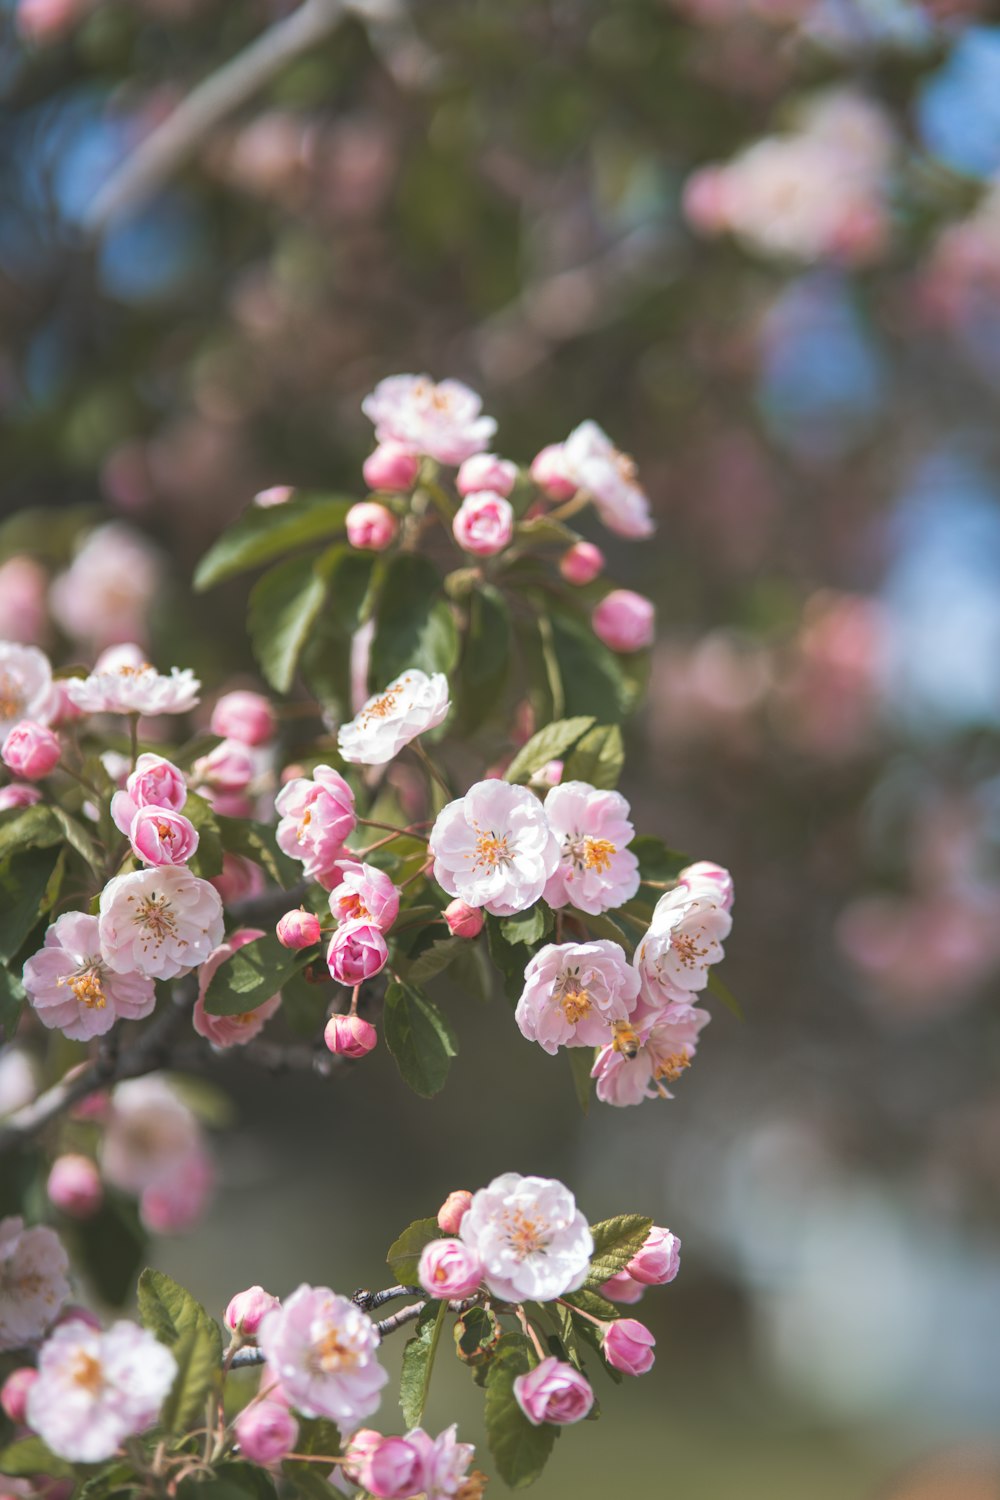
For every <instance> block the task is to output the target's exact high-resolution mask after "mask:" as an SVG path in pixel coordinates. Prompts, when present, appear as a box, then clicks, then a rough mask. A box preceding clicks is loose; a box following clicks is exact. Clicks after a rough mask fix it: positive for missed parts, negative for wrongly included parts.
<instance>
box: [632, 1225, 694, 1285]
mask: <svg viewBox="0 0 1000 1500" xmlns="http://www.w3.org/2000/svg"><path fill="white" fill-rule="evenodd" d="M680 1268H681V1242H680V1240H679V1239H678V1238H677V1236H676V1234H671V1233H670V1230H669V1229H659V1228H657V1227H656V1226H654V1227H653V1228H652V1229H651V1230H650V1231H649V1233H648V1235H647V1236H646V1243H645V1244H644V1245H643V1247H642V1249H641V1250H639V1251H638V1252H637V1253H636V1254H635V1255H633V1257H632V1259H631V1260H630V1261H629V1263H628V1265H627V1266H626V1267H625V1270H626V1272H627V1273H628V1275H629V1276H631V1277H632V1278H633V1280H635V1281H640V1282H642V1284H643V1286H666V1285H667V1283H668V1282H670V1281H673V1279H674V1277H675V1276H676V1275H677V1272H678V1271H679V1270H680Z"/></svg>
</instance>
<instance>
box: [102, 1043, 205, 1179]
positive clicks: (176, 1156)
mask: <svg viewBox="0 0 1000 1500" xmlns="http://www.w3.org/2000/svg"><path fill="white" fill-rule="evenodd" d="M202 1149H203V1148H202V1141H201V1129H200V1127H199V1125H198V1121H197V1119H196V1118H195V1115H194V1114H193V1112H192V1111H191V1110H190V1109H189V1108H188V1106H187V1105H186V1104H185V1103H184V1101H183V1100H182V1099H181V1098H180V1097H179V1095H178V1094H177V1093H176V1092H175V1091H174V1090H173V1089H172V1088H171V1087H170V1085H169V1083H168V1082H167V1081H166V1079H165V1078H163V1077H161V1076H160V1075H159V1074H156V1073H150V1074H148V1075H147V1076H146V1077H145V1078H130V1079H128V1080H127V1081H126V1082H125V1083H119V1084H117V1085H116V1087H115V1089H114V1091H113V1092H112V1094H111V1102H110V1111H109V1114H108V1120H107V1125H106V1127H105V1130H104V1136H103V1139H102V1141H101V1152H100V1155H101V1171H102V1173H103V1175H104V1179H105V1181H106V1182H110V1183H111V1184H112V1185H113V1186H114V1187H118V1188H121V1189H122V1190H123V1191H124V1192H126V1193H143V1192H145V1190H146V1189H147V1188H150V1187H153V1186H154V1185H155V1184H157V1183H160V1182H169V1181H170V1180H171V1178H174V1177H176V1176H177V1175H179V1173H180V1172H181V1171H182V1170H183V1169H184V1164H185V1163H186V1162H187V1161H189V1160H190V1159H191V1158H192V1157H194V1156H195V1155H196V1154H197V1153H198V1152H200V1151H201V1150H202Z"/></svg>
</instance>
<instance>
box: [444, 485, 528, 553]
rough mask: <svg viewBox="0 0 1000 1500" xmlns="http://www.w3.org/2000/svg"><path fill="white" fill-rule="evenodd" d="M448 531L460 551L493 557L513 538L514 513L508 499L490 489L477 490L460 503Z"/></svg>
mask: <svg viewBox="0 0 1000 1500" xmlns="http://www.w3.org/2000/svg"><path fill="white" fill-rule="evenodd" d="M451 529H452V532H453V534H454V537H455V540H456V542H457V543H458V545H459V546H460V547H461V548H462V550H463V551H464V552H471V553H472V555H473V556H474V557H493V556H495V555H496V553H497V552H502V551H503V549H504V548H505V547H506V546H508V545H509V543H510V541H511V538H512V537H513V535H514V511H513V509H512V507H511V503H510V501H509V500H505V499H504V497H503V496H502V495H496V494H494V493H493V491H492V490H479V491H477V492H476V494H474V495H469V496H468V497H467V499H465V500H463V501H462V505H461V508H460V510H459V511H458V513H457V515H456V516H455V518H454V520H453V521H452V523H451Z"/></svg>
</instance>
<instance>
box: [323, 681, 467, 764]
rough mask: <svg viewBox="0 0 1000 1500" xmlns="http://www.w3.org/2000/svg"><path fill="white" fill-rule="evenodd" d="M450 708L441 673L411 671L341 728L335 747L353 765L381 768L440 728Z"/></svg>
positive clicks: (446, 689) (371, 700)
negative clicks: (418, 738)
mask: <svg viewBox="0 0 1000 1500" xmlns="http://www.w3.org/2000/svg"><path fill="white" fill-rule="evenodd" d="M450 707H451V699H450V698H449V695H448V679H447V677H446V676H445V675H444V673H443V672H434V673H432V674H431V675H430V676H428V675H427V673H426V672H421V671H420V669H419V668H418V667H410V668H409V670H408V671H406V672H402V673H401V674H400V675H399V676H398V677H396V678H394V679H393V681H392V682H390V684H389V686H388V687H387V688H384V689H383V691H382V692H381V693H376V694H375V695H374V697H372V698H369V699H368V701H367V703H365V705H364V707H363V708H362V709H361V711H360V712H359V713H358V714H356V715H355V717H354V718H353V719H352V720H351V721H350V723H348V724H343V725H342V726H341V729H340V733H339V734H338V736H337V747H338V749H339V750H340V753H341V755H342V756H343V757H344V759H345V760H348V761H351V762H352V763H353V764H355V765H362V766H383V765H385V764H386V762H387V761H390V760H392V758H393V756H395V755H398V754H399V752H400V750H402V749H403V747H404V746H405V745H408V744H409V743H410V741H411V740H415V739H416V738H417V736H418V735H421V734H426V733H427V731H428V730H429V729H436V728H437V726H438V725H439V724H442V723H443V722H444V720H445V719H446V717H447V715H448V710H449V709H450Z"/></svg>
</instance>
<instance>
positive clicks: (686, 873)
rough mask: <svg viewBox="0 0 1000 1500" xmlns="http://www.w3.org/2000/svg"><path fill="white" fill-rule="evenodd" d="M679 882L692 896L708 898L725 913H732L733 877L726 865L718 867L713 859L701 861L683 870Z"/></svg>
mask: <svg viewBox="0 0 1000 1500" xmlns="http://www.w3.org/2000/svg"><path fill="white" fill-rule="evenodd" d="M678 880H679V881H680V883H681V885H684V886H687V888H688V890H689V891H690V892H691V893H692V895H696V896H708V897H709V898H710V899H711V900H712V901H714V902H715V904H716V906H721V907H722V909H723V911H732V909H733V896H734V887H733V877H732V875H730V873H729V871H728V870H727V869H726V867H725V866H724V865H717V864H716V863H715V861H714V860H711V859H699V860H697V861H696V862H695V863H694V864H693V865H688V867H687V869H685V870H682V871H681V873H680V875H679V876H678Z"/></svg>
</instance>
